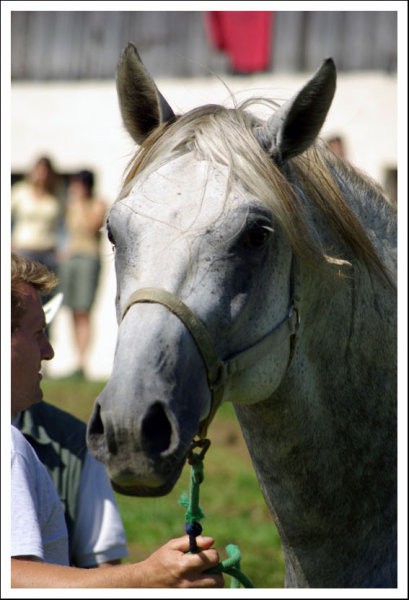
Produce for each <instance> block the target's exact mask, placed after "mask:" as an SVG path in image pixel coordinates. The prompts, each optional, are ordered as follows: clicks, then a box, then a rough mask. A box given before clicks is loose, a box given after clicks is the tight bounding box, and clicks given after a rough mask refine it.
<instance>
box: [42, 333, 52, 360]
mask: <svg viewBox="0 0 409 600" xmlns="http://www.w3.org/2000/svg"><path fill="white" fill-rule="evenodd" d="M52 358H54V348H53V347H52V345H51V343H50V340H49V339H48V337H47V335H46V334H44V342H43V345H42V348H41V359H42V360H51V359H52Z"/></svg>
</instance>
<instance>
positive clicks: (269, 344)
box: [121, 260, 300, 438]
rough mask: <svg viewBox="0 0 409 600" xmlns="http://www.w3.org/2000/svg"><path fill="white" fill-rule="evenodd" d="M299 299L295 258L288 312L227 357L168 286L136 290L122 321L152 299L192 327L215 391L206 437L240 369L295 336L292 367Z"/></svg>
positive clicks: (205, 423) (204, 430)
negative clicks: (228, 383) (222, 356)
mask: <svg viewBox="0 0 409 600" xmlns="http://www.w3.org/2000/svg"><path fill="white" fill-rule="evenodd" d="M297 300H298V299H297V298H296V295H295V277H294V260H293V262H292V267H291V301H290V308H289V311H288V313H287V316H286V317H285V318H284V319H283V320H282V321H281V322H280V323H279V324H278V325H276V326H275V327H274V328H273V329H272V330H271V331H270V332H269V333H267V334H266V335H265V336H264V337H262V338H261V340H259V341H258V342H256V343H255V344H253V345H252V346H250V347H249V348H246V349H245V350H241V351H240V352H238V353H237V354H235V355H234V356H232V357H231V358H228V359H227V360H221V359H220V357H219V355H218V353H217V350H216V348H215V346H214V343H213V340H212V338H211V337H210V335H209V333H208V331H207V329H206V328H205V326H204V324H203V323H202V321H200V320H199V319H198V318H197V317H196V315H195V314H194V313H193V312H192V311H191V310H190V308H189V307H188V306H187V305H186V304H185V303H184V302H182V300H180V299H179V298H178V297H177V296H175V295H174V294H172V293H170V292H167V291H166V290H164V289H161V288H152V287H147V288H141V289H139V290H137V291H136V292H133V293H132V294H131V295H130V297H129V299H128V302H127V303H126V306H125V308H124V310H123V312H122V317H121V321H122V320H123V318H124V317H125V315H126V313H127V312H128V310H129V308H130V307H131V306H132V305H133V304H136V303H138V302H150V303H154V304H162V306H165V307H166V308H167V309H168V310H170V311H171V312H172V313H173V314H175V315H176V316H177V317H178V318H179V319H180V320H181V321H182V323H183V324H184V325H185V327H186V328H187V329H188V330H189V332H190V334H191V335H192V337H193V339H194V341H195V343H196V346H197V348H198V350H199V352H200V355H201V356H202V359H203V362H204V364H205V366H206V371H207V381H208V384H209V389H210V392H211V406H210V411H209V414H208V416H207V417H206V418H205V419H204V420H203V421H202V422H201V424H200V429H199V436H200V437H201V438H204V437H206V433H207V429H208V427H209V425H210V423H211V421H212V420H213V417H214V415H215V413H216V411H217V409H218V407H219V406H220V403H221V401H222V399H223V393H224V386H225V384H226V381H227V380H228V379H229V378H230V377H232V376H233V375H235V374H236V373H239V372H241V371H243V370H245V369H247V368H249V367H250V366H252V365H254V364H255V363H256V362H257V361H258V360H259V359H260V358H262V357H263V356H265V355H266V354H268V353H270V352H272V351H273V350H274V349H275V348H276V347H279V346H280V345H281V344H283V343H284V342H285V340H286V339H287V338H288V337H290V336H291V338H292V344H291V348H290V355H289V360H288V364H287V369H288V367H289V365H290V363H291V360H292V357H293V354H294V341H295V333H296V332H297V329H298V325H299V322H300V318H299V312H298V308H297V307H296V301H297Z"/></svg>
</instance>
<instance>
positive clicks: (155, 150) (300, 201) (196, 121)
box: [120, 99, 393, 281]
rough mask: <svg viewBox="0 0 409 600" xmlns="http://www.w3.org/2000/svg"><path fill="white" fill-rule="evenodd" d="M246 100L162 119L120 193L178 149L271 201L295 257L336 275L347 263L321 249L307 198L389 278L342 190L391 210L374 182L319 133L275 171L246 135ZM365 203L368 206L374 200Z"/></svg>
mask: <svg viewBox="0 0 409 600" xmlns="http://www.w3.org/2000/svg"><path fill="white" fill-rule="evenodd" d="M251 102H253V103H257V102H258V103H260V101H259V100H255V99H254V100H253V101H249V100H247V101H246V102H245V103H243V105H242V106H237V107H236V108H234V109H230V108H225V107H223V106H220V105H206V106H202V107H199V108H196V109H193V110H191V111H189V112H187V113H185V114H184V115H181V116H178V117H177V118H176V119H174V120H173V121H172V122H169V123H164V124H162V125H161V126H160V127H158V128H157V129H156V130H154V132H153V133H152V134H151V135H150V136H149V137H148V138H147V139H146V140H145V141H144V143H143V144H142V145H141V146H140V148H139V150H138V151H137V153H136V155H135V156H134V157H133V158H132V160H131V162H130V164H129V166H128V169H127V172H126V174H125V179H124V184H123V188H122V191H121V194H120V198H123V197H124V195H126V194H127V193H128V192H129V191H130V189H131V188H132V186H133V184H134V181H135V178H137V177H139V176H140V175H141V174H142V173H145V174H150V173H152V172H154V171H156V170H157V169H158V168H159V167H161V166H162V165H164V164H166V163H168V162H170V161H172V160H174V159H175V158H178V157H179V156H182V155H184V154H187V153H194V156H195V157H196V158H197V159H198V160H206V161H209V162H211V163H218V164H222V165H225V166H227V167H228V172H229V179H228V184H227V185H228V188H229V187H230V186H231V185H232V183H233V181H237V180H238V181H240V182H241V184H242V185H243V186H244V188H245V189H247V190H248V191H249V192H250V193H251V194H252V195H254V196H256V197H257V198H258V199H259V200H261V201H262V202H264V203H265V204H266V205H267V206H268V207H269V208H271V210H272V212H273V214H274V216H275V218H276V219H277V220H278V222H279V223H280V225H281V226H282V227H283V229H284V230H285V232H286V234H287V236H288V238H289V241H290V243H291V245H292V247H293V249H294V252H295V253H296V254H297V255H298V256H299V257H300V258H301V259H302V260H305V261H307V262H309V263H310V264H314V265H321V266H323V265H332V266H335V269H336V272H337V273H338V274H341V273H342V269H343V268H344V266H345V265H349V262H348V261H346V260H343V257H342V256H339V255H338V254H337V255H334V254H333V248H331V249H329V248H326V247H325V244H323V242H322V239H320V235H319V232H317V229H316V225H314V224H313V223H312V221H311V217H310V216H309V214H308V209H307V207H306V203H305V199H306V198H307V199H308V204H309V205H310V207H312V208H313V210H314V211H315V212H316V213H319V214H321V215H322V217H323V218H324V219H325V221H326V222H327V224H328V226H330V227H332V228H333V230H334V231H336V232H337V235H339V236H340V237H341V238H342V240H343V242H344V243H345V244H346V245H347V246H348V247H349V248H350V249H351V250H352V252H353V253H354V254H355V255H356V256H357V257H358V258H359V259H360V260H362V261H363V262H364V263H366V265H367V266H368V268H369V269H370V270H371V271H373V272H378V273H382V274H384V275H385V274H386V277H387V278H388V279H389V281H390V275H389V274H388V273H387V270H386V268H385V266H384V265H383V263H382V260H381V259H380V258H379V256H378V254H377V251H376V250H375V248H374V246H373V244H372V242H371V240H370V238H369V236H368V235H367V233H366V231H365V227H364V226H363V225H362V224H361V222H360V220H359V219H358V218H357V216H356V214H355V212H354V210H353V209H352V208H351V205H350V204H349V202H348V201H347V199H346V195H348V190H349V193H350V194H351V193H352V192H353V194H354V195H355V196H356V197H357V198H358V201H359V196H361V197H362V198H364V197H365V196H366V197H372V198H373V202H375V203H376V204H377V205H378V209H379V207H380V208H381V212H382V208H384V212H386V213H387V212H388V211H389V212H390V211H392V212H393V208H392V207H391V206H390V204H389V202H388V201H387V199H386V198H385V196H384V194H383V192H382V190H381V188H380V186H378V185H377V184H376V183H374V182H373V181H371V180H370V179H369V178H368V177H366V176H365V175H364V174H362V173H359V172H358V171H357V170H356V169H355V168H354V167H353V166H352V165H350V164H349V163H347V162H345V161H343V160H342V159H340V158H338V157H336V156H335V155H334V154H333V153H332V152H330V151H329V150H328V149H327V148H326V146H325V145H324V144H323V143H321V142H320V141H319V140H318V141H317V142H316V143H315V144H314V145H313V146H312V147H311V148H310V149H308V150H307V151H305V152H304V153H303V154H302V155H300V156H298V157H295V158H293V159H291V160H290V161H289V162H288V165H287V168H286V169H285V171H282V170H281V169H279V168H278V167H277V166H276V165H275V164H274V162H273V161H272V160H271V158H270V157H269V156H268V155H267V154H266V153H265V151H264V150H263V149H262V148H261V147H260V145H259V143H258V142H257V140H256V138H255V136H254V134H253V129H254V127H255V126H256V125H257V124H260V122H261V121H260V119H259V118H258V117H256V116H254V115H252V114H251V113H249V112H248V111H247V107H248V106H249V105H250V104H251ZM261 102H264V103H265V101H261ZM271 104H273V103H271ZM340 183H341V184H342V185H341V187H343V188H344V189H343V190H341V187H340ZM346 190H347V191H346ZM227 191H228V190H227ZM300 192H301V193H300ZM227 197H228V193H227V192H226V198H227ZM373 210H376V209H375V207H374V208H373ZM385 218H386V219H387V218H388V217H387V216H386V217H385ZM392 279H393V278H392Z"/></svg>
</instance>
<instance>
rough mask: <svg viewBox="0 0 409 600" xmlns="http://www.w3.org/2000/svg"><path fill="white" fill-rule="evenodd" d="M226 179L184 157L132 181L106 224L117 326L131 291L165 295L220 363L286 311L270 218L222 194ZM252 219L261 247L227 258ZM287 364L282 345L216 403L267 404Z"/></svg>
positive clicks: (239, 191) (256, 205)
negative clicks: (262, 232) (196, 325)
mask: <svg viewBox="0 0 409 600" xmlns="http://www.w3.org/2000/svg"><path fill="white" fill-rule="evenodd" d="M228 179H229V178H228V169H227V167H226V166H223V165H215V164H210V163H209V162H206V161H204V160H197V159H195V158H194V157H193V155H191V154H190V155H184V156H181V157H179V158H177V159H174V160H172V161H171V162H169V163H167V164H165V165H163V166H161V167H160V168H158V169H157V170H155V171H153V170H151V171H150V172H149V173H148V172H146V173H145V172H143V173H141V174H140V175H139V176H138V178H137V180H136V181H135V183H134V185H133V187H132V189H131V191H130V192H129V194H128V195H127V196H125V197H123V198H121V199H120V200H118V201H117V203H115V205H114V206H113V208H112V209H111V213H110V215H109V223H110V226H111V227H112V228H113V233H114V237H115V240H116V242H117V246H116V247H117V250H116V271H117V284H118V306H117V312H118V318H120V315H121V314H122V312H123V310H124V306H125V305H126V303H127V301H128V298H129V297H130V296H131V294H132V293H133V292H135V291H136V290H137V289H140V288H144V287H156V288H161V289H165V290H167V291H169V292H171V293H173V294H175V295H176V296H177V297H179V298H180V299H181V300H182V301H183V302H185V303H186V304H187V305H188V306H189V308H190V309H191V310H192V311H193V312H194V313H195V314H196V316H197V317H198V318H200V319H201V320H202V322H203V323H204V324H205V326H206V327H207V329H208V331H209V333H210V334H211V336H212V338H213V340H214V343H215V346H216V349H217V351H218V354H219V357H220V358H221V359H223V360H224V359H228V358H230V357H231V356H232V355H235V354H237V353H240V352H241V351H242V350H245V349H246V348H248V347H249V346H251V345H253V344H256V343H257V342H258V341H259V340H260V339H261V338H262V337H264V336H265V335H267V334H268V333H270V331H272V330H273V329H274V328H275V327H276V326H277V325H278V324H279V323H280V322H281V321H282V320H284V319H285V318H286V317H287V314H288V309H289V302H290V297H289V294H290V291H289V287H290V285H289V281H290V265H291V250H290V247H289V245H288V243H283V242H282V239H281V241H280V243H279V242H278V236H277V234H276V232H275V231H273V228H272V226H271V225H272V221H271V211H269V209H268V208H267V207H266V206H265V205H264V204H263V203H261V202H260V201H259V200H257V198H255V197H253V196H252V195H251V194H249V192H248V191H245V189H244V187H243V186H241V185H240V184H239V183H238V182H233V183H232V184H231V186H230V188H229V180H228ZM261 217H262V218H263V220H265V222H266V228H267V229H271V239H270V241H269V243H268V245H266V248H264V249H263V250H262V252H261V254H260V253H258V250H254V249H253V250H250V251H249V254H246V251H245V250H244V249H243V247H241V246H240V247H239V250H237V246H238V244H237V240H239V239H240V235H241V233H242V232H243V231H244V230H245V228H246V226H248V221H249V219H250V221H251V222H256V221H258V220H259V219H260V218H261ZM268 219H270V220H269V221H268ZM263 222H264V221H263ZM268 223H269V224H270V227H268V226H267V224H268ZM273 259H274V260H273ZM271 298H273V299H274V301H273V302H272V300H271ZM288 356H289V341H285V342H284V343H283V347H280V348H279V349H277V350H276V351H274V354H273V355H272V354H271V353H270V354H269V355H266V356H264V357H261V358H260V360H259V362H258V364H256V365H253V366H252V367H251V368H250V369H246V371H244V372H241V373H237V374H235V375H234V377H233V378H232V379H231V380H229V381H228V382H226V393H225V398H224V399H225V400H232V401H235V402H241V401H246V402H258V401H260V400H262V399H264V398H266V396H268V395H271V393H272V392H273V391H274V389H276V387H277V386H278V385H279V383H280V381H281V379H282V376H283V374H284V372H285V369H286V366H287V362H288Z"/></svg>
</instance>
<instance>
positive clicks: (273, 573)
mask: <svg viewBox="0 0 409 600" xmlns="http://www.w3.org/2000/svg"><path fill="white" fill-rule="evenodd" d="M103 385H104V383H102V382H101V383H100V382H91V381H69V380H60V381H57V380H51V379H44V381H43V390H44V398H45V399H46V400H47V401H48V402H51V403H53V404H55V405H57V406H59V407H61V408H64V409H65V410H67V411H69V412H71V413H72V414H75V415H76V416H78V417H79V418H80V419H82V420H83V421H87V420H88V418H89V416H90V414H91V410H92V405H93V402H94V399H95V398H96V396H97V395H98V393H99V392H100V391H101V389H102V388H103ZM209 437H210V439H211V440H212V444H211V446H210V449H209V450H208V452H207V454H206V459H205V462H204V481H203V483H202V484H201V486H200V505H201V508H202V510H203V512H204V514H205V518H204V519H203V521H202V526H203V533H204V534H208V535H211V536H212V537H214V539H215V545H216V547H217V548H218V550H219V552H220V554H221V557H222V558H225V556H226V555H225V551H224V548H225V546H226V545H228V544H236V545H237V546H238V547H239V548H240V550H241V554H242V559H241V569H242V571H243V573H245V575H246V576H247V577H248V578H250V579H251V581H252V582H253V584H254V586H255V587H256V588H279V587H283V582H284V562H283V557H282V552H281V545H280V541H279V538H278V534H277V531H276V529H275V527H274V524H273V521H272V518H271V516H270V514H269V512H268V509H267V507H266V505H265V502H264V499H263V497H262V495H261V492H260V489H259V486H258V483H257V480H256V476H255V473H254V470H253V467H252V464H251V461H250V458H249V455H248V452H247V448H246V446H245V443H244V441H243V438H242V435H241V432H240V428H239V425H238V422H237V419H236V417H235V414H234V410H233V407H232V406H231V405H229V404H227V405H223V406H222V407H221V408H220V409H219V411H218V413H217V415H216V418H215V420H214V421H213V423H212V424H211V426H210V428H209ZM189 483H190V467H189V465H186V466H185V468H184V470H183V472H182V475H181V478H180V479H179V481H178V483H177V484H176V486H175V487H174V489H173V490H172V491H171V493H169V494H168V495H167V496H163V497H161V498H135V497H129V496H122V495H119V494H115V496H116V500H117V502H118V506H119V510H120V513H121V515H122V519H123V522H124V526H125V530H126V534H127V540H128V547H129V552H130V556H129V558H128V559H127V561H126V562H130V561H132V562H134V561H139V560H141V559H143V558H145V557H146V556H148V555H149V554H150V553H151V552H152V551H154V550H155V549H156V548H158V547H159V546H160V545H161V544H163V543H164V542H165V541H167V540H168V539H170V538H172V537H178V536H180V535H183V534H184V521H185V509H184V508H183V507H182V506H181V505H180V503H179V500H180V497H181V495H182V492H184V491H188V490H189ZM229 585H230V580H229V578H228V577H226V586H229Z"/></svg>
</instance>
